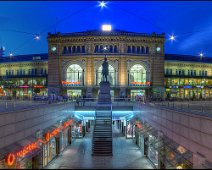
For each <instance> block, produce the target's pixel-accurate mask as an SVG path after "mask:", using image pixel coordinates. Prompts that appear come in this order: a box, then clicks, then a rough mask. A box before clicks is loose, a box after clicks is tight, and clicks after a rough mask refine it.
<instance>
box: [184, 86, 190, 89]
mask: <svg viewBox="0 0 212 170" xmlns="http://www.w3.org/2000/svg"><path fill="white" fill-rule="evenodd" d="M183 88H185V89H190V88H192V86H183Z"/></svg>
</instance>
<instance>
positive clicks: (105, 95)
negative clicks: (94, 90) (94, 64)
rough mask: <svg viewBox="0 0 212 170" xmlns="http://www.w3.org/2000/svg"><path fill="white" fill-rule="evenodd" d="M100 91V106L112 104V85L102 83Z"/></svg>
mask: <svg viewBox="0 0 212 170" xmlns="http://www.w3.org/2000/svg"><path fill="white" fill-rule="evenodd" d="M99 85H100V89H99V98H98V104H111V95H110V83H109V82H101V83H100V84H99Z"/></svg>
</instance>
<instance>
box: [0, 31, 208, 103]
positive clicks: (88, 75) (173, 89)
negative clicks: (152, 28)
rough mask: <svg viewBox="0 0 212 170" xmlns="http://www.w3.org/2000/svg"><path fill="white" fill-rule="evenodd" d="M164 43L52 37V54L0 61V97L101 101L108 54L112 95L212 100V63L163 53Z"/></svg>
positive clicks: (105, 34) (133, 37) (119, 35)
mask: <svg viewBox="0 0 212 170" xmlns="http://www.w3.org/2000/svg"><path fill="white" fill-rule="evenodd" d="M164 41H165V35H164V34H160V35H159V34H155V33H153V34H142V33H132V32H126V31H120V30H114V31H86V32H79V33H68V34H61V33H57V34H50V33H49V34H48V42H49V47H48V54H35V55H33V54H32V55H31V54H30V55H22V56H12V57H0V96H11V97H17V98H19V97H20V98H23V97H24V96H27V97H31V96H32V95H33V94H36V95H40V96H42V95H47V94H56V95H64V94H67V95H68V96H70V97H73V96H86V97H97V95H98V90H99V83H100V81H101V78H102V73H101V70H102V66H101V64H102V63H103V59H104V57H105V55H106V56H107V58H108V62H109V76H108V79H109V81H110V84H111V95H112V97H117V98H118V97H130V98H131V99H135V98H136V97H137V96H145V97H147V98H150V97H151V98H163V99H179V100H180V99H189V100H191V99H193V100H196V99H207V98H212V59H211V58H209V57H202V58H200V57H196V56H188V55H175V54H164ZM105 47H106V48H105ZM47 86H48V88H47Z"/></svg>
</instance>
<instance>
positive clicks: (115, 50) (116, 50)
mask: <svg viewBox="0 0 212 170" xmlns="http://www.w3.org/2000/svg"><path fill="white" fill-rule="evenodd" d="M114 53H118V48H117V46H116V45H115V46H114Z"/></svg>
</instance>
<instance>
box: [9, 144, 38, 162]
mask: <svg viewBox="0 0 212 170" xmlns="http://www.w3.org/2000/svg"><path fill="white" fill-rule="evenodd" d="M37 148H39V145H38V143H37V142H34V143H31V144H29V145H27V146H25V147H24V148H23V149H22V150H20V151H18V152H17V153H9V154H8V155H7V156H6V158H5V162H6V164H7V165H8V166H13V165H14V163H15V161H16V158H17V157H21V158H22V157H24V156H25V155H27V154H28V153H29V152H31V151H33V150H35V149H37Z"/></svg>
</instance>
